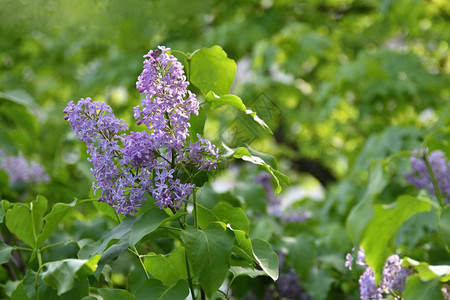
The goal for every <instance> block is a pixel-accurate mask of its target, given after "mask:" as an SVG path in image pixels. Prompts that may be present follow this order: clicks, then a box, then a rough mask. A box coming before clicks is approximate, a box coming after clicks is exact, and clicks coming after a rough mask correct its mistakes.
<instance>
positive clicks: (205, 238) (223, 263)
mask: <svg viewBox="0 0 450 300" xmlns="http://www.w3.org/2000/svg"><path fill="white" fill-rule="evenodd" d="M214 225H217V224H211V225H210V226H209V227H208V228H206V229H205V230H199V229H196V228H192V227H189V228H188V229H186V230H184V231H183V232H182V234H181V239H182V241H183V243H184V245H185V249H186V254H187V257H188V260H189V263H190V266H191V267H192V270H193V273H194V276H195V278H196V279H197V280H198V281H199V283H200V285H201V286H202V288H203V290H204V291H205V293H206V295H207V296H208V297H211V296H212V295H213V294H214V292H215V291H216V290H217V289H218V288H219V287H220V286H221V285H222V283H223V281H224V280H225V278H226V276H227V274H228V269H229V268H230V257H231V248H232V247H233V243H234V236H233V233H232V232H231V231H230V230H226V229H224V228H223V227H221V226H214Z"/></svg>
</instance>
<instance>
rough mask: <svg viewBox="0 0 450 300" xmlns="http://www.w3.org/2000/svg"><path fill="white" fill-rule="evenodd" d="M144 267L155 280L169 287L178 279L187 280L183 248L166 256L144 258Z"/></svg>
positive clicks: (155, 255) (158, 255)
mask: <svg viewBox="0 0 450 300" xmlns="http://www.w3.org/2000/svg"><path fill="white" fill-rule="evenodd" d="M144 265H145V267H146V268H147V270H148V271H149V272H150V274H152V275H153V277H155V279H158V280H160V281H161V282H162V283H163V284H164V285H166V286H170V285H173V284H175V283H177V282H178V280H180V279H187V271H186V260H185V257H184V248H183V247H179V248H177V249H175V250H173V251H172V252H171V253H170V254H169V255H168V256H165V255H162V254H153V255H150V256H148V255H147V256H146V257H145V261H144Z"/></svg>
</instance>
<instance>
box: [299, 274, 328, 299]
mask: <svg viewBox="0 0 450 300" xmlns="http://www.w3.org/2000/svg"><path fill="white" fill-rule="evenodd" d="M333 281H334V279H333V277H331V275H330V274H329V272H328V270H324V269H318V268H313V269H312V270H311V274H310V275H309V277H308V279H307V280H305V281H302V284H303V286H304V287H305V290H306V291H307V292H308V294H310V295H311V296H313V297H314V299H316V300H323V299H325V298H326V297H327V295H328V291H329V290H330V288H331V284H332V283H333Z"/></svg>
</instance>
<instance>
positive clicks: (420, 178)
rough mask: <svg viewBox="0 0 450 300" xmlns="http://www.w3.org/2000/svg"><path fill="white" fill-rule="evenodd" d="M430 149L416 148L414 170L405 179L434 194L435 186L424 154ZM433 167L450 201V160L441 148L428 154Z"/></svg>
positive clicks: (442, 192) (440, 186)
mask: <svg viewBox="0 0 450 300" xmlns="http://www.w3.org/2000/svg"><path fill="white" fill-rule="evenodd" d="M426 152H428V149H416V150H414V151H413V155H412V156H411V165H412V171H411V173H410V174H408V175H406V177H405V179H406V180H407V181H408V182H409V183H411V184H413V185H414V186H416V188H418V189H426V190H427V191H428V192H430V193H432V194H434V193H435V190H434V186H433V182H432V181H431V176H430V174H429V172H428V169H427V166H426V164H425V161H424V159H423V158H422V157H423V155H424V154H426ZM428 161H429V162H430V165H431V169H432V170H433V173H434V176H435V178H436V181H437V185H438V187H439V190H440V192H441V194H442V195H443V197H444V199H445V201H446V202H447V203H450V162H446V159H445V154H444V152H442V151H441V150H436V151H433V152H431V153H430V154H429V155H428Z"/></svg>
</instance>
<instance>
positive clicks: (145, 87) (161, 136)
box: [134, 46, 199, 150]
mask: <svg viewBox="0 0 450 300" xmlns="http://www.w3.org/2000/svg"><path fill="white" fill-rule="evenodd" d="M158 48H159V49H157V50H155V51H153V50H150V51H149V52H148V54H147V55H145V56H144V57H146V58H147V59H146V60H145V61H144V70H143V71H142V73H141V75H139V77H138V81H137V82H136V88H137V89H138V90H139V92H140V93H144V94H145V98H144V99H143V100H142V104H141V107H139V106H136V107H135V108H134V117H135V118H136V119H137V120H138V124H141V123H144V124H145V125H146V126H147V127H148V129H149V130H150V131H151V132H152V136H153V138H154V139H155V142H156V143H157V145H158V147H161V146H165V147H167V148H168V149H177V150H180V149H181V148H182V147H183V145H184V142H185V140H186V138H187V137H188V136H189V127H190V124H189V119H190V115H191V114H194V115H198V110H199V104H198V101H197V99H196V96H195V94H192V93H191V92H190V91H188V90H187V87H188V85H189V82H188V81H186V76H185V75H184V71H183V65H182V64H181V63H180V62H179V61H178V60H177V59H176V58H175V57H174V56H173V55H169V53H168V51H170V49H169V48H165V47H161V46H160V47H158Z"/></svg>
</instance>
